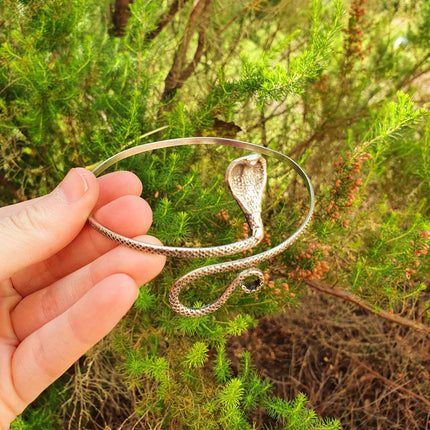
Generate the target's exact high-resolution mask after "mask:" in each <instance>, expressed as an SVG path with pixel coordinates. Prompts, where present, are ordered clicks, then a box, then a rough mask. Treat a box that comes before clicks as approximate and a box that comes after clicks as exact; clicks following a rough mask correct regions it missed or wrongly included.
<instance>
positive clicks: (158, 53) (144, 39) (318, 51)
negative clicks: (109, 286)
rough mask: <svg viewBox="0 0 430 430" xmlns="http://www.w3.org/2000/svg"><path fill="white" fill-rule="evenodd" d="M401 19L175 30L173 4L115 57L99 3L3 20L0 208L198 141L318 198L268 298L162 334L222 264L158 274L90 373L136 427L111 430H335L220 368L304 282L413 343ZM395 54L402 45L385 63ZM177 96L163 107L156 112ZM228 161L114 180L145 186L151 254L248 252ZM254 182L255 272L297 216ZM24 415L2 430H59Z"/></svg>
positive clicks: (422, 265) (412, 237)
mask: <svg viewBox="0 0 430 430" xmlns="http://www.w3.org/2000/svg"><path fill="white" fill-rule="evenodd" d="M204 1H205V0H202V1H201V2H198V3H201V4H203V3H204ZM398 3H399V2H390V1H388V2H383V4H379V3H378V2H368V3H366V2H364V1H361V0H354V1H352V2H345V3H344V4H342V2H341V1H331V2H325V1H313V2H305V3H303V2H298V1H297V2H296V1H291V2H266V3H261V2H253V3H250V4H249V5H246V6H244V4H242V3H237V2H236V3H235V2H233V3H232V2H230V3H227V2H225V1H224V0H220V1H219V2H216V3H215V2H212V3H211V4H210V13H209V14H208V16H203V15H202V16H198V10H196V9H195V5H193V4H192V2H178V3H177V6H178V8H177V10H174V7H173V6H175V4H176V2H171V3H170V2H169V3H168V4H167V3H166V4H164V3H163V5H162V6H160V3H159V2H155V1H143V0H137V1H134V2H132V3H131V4H130V5H129V11H130V14H129V17H128V20H127V25H126V26H125V28H124V34H123V36H122V37H117V36H115V34H117V33H116V32H115V29H113V28H112V16H111V6H112V5H111V2H110V1H108V0H106V1H102V2H100V1H98V2H97V1H95V0H77V1H72V0H66V1H57V0H51V1H48V2H43V3H40V2H32V1H27V2H23V1H15V0H5V1H3V2H2V3H1V4H0V16H1V17H2V19H1V23H0V139H1V142H2V145H1V147H0V157H1V160H2V161H1V164H0V183H1V184H2V185H3V188H2V189H1V190H0V201H1V203H2V204H10V203H14V202H17V201H20V200H23V199H24V198H31V197H35V196H37V195H40V194H44V193H46V192H49V191H50V190H51V189H52V188H53V187H54V186H55V184H56V183H58V182H59V180H60V179H61V178H62V177H63V176H64V175H65V173H66V172H67V170H68V169H70V168H71V167H73V166H76V165H83V166H93V165H95V164H97V163H98V162H99V161H100V160H103V159H105V158H106V157H108V156H110V155H112V154H113V153H116V152H118V151H120V150H122V149H125V148H127V147H130V146H133V145H137V144H141V143H145V142H148V141H152V140H159V139H167V138H177V137H184V136H198V135H206V136H210V135H217V136H220V137H234V138H238V139H241V140H246V141H251V142H254V143H257V144H261V145H264V146H268V147H271V148H273V149H276V150H279V151H281V152H283V153H286V154H288V155H290V156H291V157H293V158H294V159H295V160H297V161H299V162H300V164H303V166H304V168H305V171H306V172H307V173H308V174H309V176H310V177H311V178H312V183H313V184H314V187H315V190H316V197H317V210H316V213H315V215H314V219H313V223H312V225H311V227H310V228H309V230H308V232H307V233H306V234H305V235H304V236H303V237H302V238H301V240H300V241H299V242H297V243H295V244H294V245H293V246H291V247H290V248H289V249H288V250H287V251H286V252H285V253H283V255H281V256H279V257H278V258H275V259H273V260H271V261H269V262H266V263H264V264H261V265H260V267H261V269H263V270H264V271H265V276H266V278H267V281H268V282H267V287H265V288H263V289H262V290H261V291H259V292H258V293H256V294H254V295H244V294H242V293H241V292H239V291H237V292H235V293H234V294H233V296H232V297H231V298H230V299H229V300H228V302H227V303H226V305H225V306H223V307H222V308H221V309H220V310H219V311H217V312H216V313H215V314H214V315H210V316H205V317H200V318H185V317H181V316H177V315H175V314H174V313H173V312H172V311H171V310H170V308H169V307H168V305H167V295H168V290H169V288H170V285H172V283H173V282H174V281H175V280H176V279H177V277H178V276H180V275H181V274H183V273H186V272H188V271H189V270H192V269H195V268H197V267H201V266H203V265H206V264H211V263H214V262H218V261H224V260H221V259H207V260H204V261H188V260H174V259H170V260H169V261H168V264H167V266H166V268H165V270H164V271H163V273H162V274H161V275H160V276H159V277H158V278H157V279H156V280H154V281H153V282H151V283H150V284H148V285H145V286H143V287H142V288H141V290H140V293H139V297H138V299H137V301H136V303H135V306H134V307H133V309H132V310H131V311H130V312H129V314H128V315H127V317H126V318H124V319H123V320H122V322H121V323H120V324H119V326H118V328H117V329H116V330H115V332H114V334H113V335H112V336H110V337H109V338H108V339H107V341H106V344H104V345H103V354H102V355H103V356H105V357H108V363H109V366H111V368H110V369H109V370H111V372H112V373H115V372H118V373H119V374H120V375H121V378H123V380H124V385H125V386H126V394H125V393H124V392H120V390H119V389H118V393H120V394H118V395H117V396H118V397H119V398H120V400H118V397H115V396H114V399H115V402H117V403H119V404H120V403H121V402H124V404H126V405H132V406H131V407H132V408H134V409H135V410H133V411H131V412H130V411H124V412H121V413H123V414H124V416H121V417H119V418H118V420H121V422H126V423H127V425H129V426H130V428H131V427H133V426H134V425H136V426H137V425H141V426H143V427H144V428H184V429H187V428H195V429H205V430H206V429H219V428H229V429H230V428H231V429H252V428H257V426H258V424H257V422H256V421H255V420H254V417H255V414H257V413H262V411H266V412H267V413H268V414H269V415H270V416H271V417H272V418H271V420H270V421H269V422H268V424H267V427H270V426H271V425H272V424H273V425H276V426H277V427H276V428H285V429H294V430H300V429H338V428H340V424H339V423H338V422H336V421H334V420H331V419H327V418H321V417H318V415H317V412H314V411H313V410H312V409H311V408H310V407H309V403H308V401H307V400H306V397H305V395H309V394H310V393H305V394H301V393H300V394H299V393H296V394H297V397H296V398H295V399H284V398H280V397H278V396H277V395H276V394H275V393H274V392H273V389H272V385H271V384H270V382H268V381H267V380H264V379H263V378H261V377H260V375H259V372H258V370H257V369H254V368H253V366H252V351H251V352H245V353H243V354H242V356H241V359H240V364H239V365H238V368H237V366H236V367H235V366H233V364H234V362H235V360H236V362H237V357H234V356H233V355H232V353H231V350H229V348H228V347H227V346H228V342H229V339H231V338H232V337H234V336H240V335H242V334H243V333H244V332H245V331H246V330H248V329H249V328H253V327H255V326H256V325H257V324H258V320H259V319H260V318H261V317H263V316H270V315H273V314H274V313H277V312H282V311H283V310H284V309H286V308H289V307H292V306H300V305H301V298H302V295H304V294H306V291H307V290H306V283H307V282H308V281H311V280H312V281H319V280H321V279H323V280H324V282H325V283H331V284H333V285H336V286H338V287H341V288H344V289H345V290H346V291H348V293H351V294H355V295H356V296H358V297H359V298H360V299H361V300H364V301H365V302H366V303H368V304H369V305H370V306H372V307H373V308H374V309H376V310H385V311H389V312H392V313H399V314H400V313H401V312H403V314H402V315H405V314H406V313H407V315H408V318H411V319H414V318H415V319H417V320H418V319H419V318H422V320H420V321H421V322H423V321H424V323H425V324H427V326H426V327H428V321H427V320H428V319H429V318H430V314H429V311H428V309H429V307H430V305H429V304H430V297H429V292H428V273H429V270H430V266H429V261H428V258H426V254H427V249H428V246H429V233H428V231H429V230H430V221H429V215H430V207H429V199H428V196H429V192H430V180H429V178H430V151H429V143H428V142H429V135H430V116H429V115H428V113H426V112H425V111H424V109H423V106H424V105H425V100H426V98H425V97H424V96H423V95H425V91H426V87H425V85H426V83H425V82H424V81H422V77H423V76H425V74H426V73H428V70H429V67H430V57H429V55H428V34H429V31H430V21H429V17H430V6H429V2H428V1H424V0H423V1H420V2H416V4H415V3H414V2H409V3H408V5H405V6H400V5H399V4H398ZM412 3H413V4H412ZM196 5H197V3H196ZM349 6H350V7H349ZM194 19H196V20H200V21H198V22H200V23H204V25H197V22H196V21H193V20H194ZM399 23H401V24H399ZM402 23H404V24H402ZM202 28H203V29H202ZM398 37H405V38H407V43H403V44H400V45H394V42H395V40H396V39H397V38H398ZM187 40H188V42H189V43H188V45H187V44H186V41H187ZM188 71H190V73H188ZM185 72H186V73H185ZM175 77H176V79H177V82H176V84H177V85H176V87H174V91H172V94H173V96H171V97H170V96H169V97H165V96H163V94H164V90H165V88H166V85H167V81H168V79H170V78H172V79H173V78H175ZM241 155H243V154H242V152H240V151H234V150H232V149H226V148H218V149H214V148H210V147H207V148H206V147H196V148H191V147H181V148H174V149H166V150H163V151H156V152H154V153H145V154H144V155H143V156H139V157H134V158H132V159H129V160H126V161H124V162H121V163H119V164H118V166H117V168H118V169H129V170H132V171H134V172H135V173H136V174H137V175H138V176H139V178H140V179H141V180H142V183H143V190H144V191H143V197H144V198H145V199H146V200H147V201H148V202H149V204H150V205H151V207H152V209H153V214H154V225H153V227H152V228H151V232H150V233H151V234H154V235H156V236H157V237H159V238H160V239H161V240H162V242H163V243H165V244H168V245H175V246H191V247H197V246H205V245H214V244H225V243H231V242H235V241H237V240H240V239H242V238H243V237H244V236H246V234H247V233H246V225H245V226H244V224H245V219H244V217H243V215H242V214H241V212H240V210H239V209H238V208H237V205H236V203H235V202H234V200H233V198H232V197H231V196H230V195H229V192H228V190H227V187H226V186H225V184H224V174H225V169H226V167H227V165H228V164H229V162H230V161H231V160H232V159H234V158H236V157H238V156H241ZM268 163H269V181H268V186H267V188H266V192H265V201H264V207H263V218H264V223H265V228H266V236H265V238H264V240H263V242H262V244H261V245H259V246H258V247H256V248H255V249H254V250H253V252H254V253H257V252H260V251H262V250H266V249H268V247H270V246H274V245H276V244H278V243H279V242H280V241H281V240H282V239H283V238H286V237H287V236H288V235H289V234H290V233H292V232H293V231H294V229H295V228H296V227H297V226H298V225H299V223H300V222H301V221H302V219H303V214H304V213H305V212H306V210H307V200H306V199H307V193H306V190H305V189H304V187H302V185H301V182H300V179H299V178H297V177H296V176H295V175H293V174H292V173H291V172H290V171H289V170H286V169H285V168H284V167H283V166H279V165H278V164H279V163H278V164H276V162H274V161H273V160H268ZM244 255H248V254H247V253H244V254H239V255H236V256H232V259H237V258H242V257H243V256H244ZM232 278H233V274H225V275H223V276H219V277H210V278H203V279H201V280H199V281H196V282H195V283H192V284H191V285H190V287H189V289H188V290H187V291H185V292H184V293H183V296H182V297H181V299H182V300H184V302H185V303H188V304H190V305H193V306H194V305H196V306H197V305H198V306H200V305H204V304H207V303H209V302H210V301H212V300H213V299H214V298H216V297H218V296H219V294H220V293H221V292H222V291H223V290H224V288H225V286H226V285H227V283H228V282H229V280H230V279H232ZM417 309H420V312H417ZM422 309H424V310H423V311H422ZM417 315H421V316H417ZM423 317H425V318H423ZM103 366H106V362H103ZM96 368H97V366H94V380H95V381H97V378H98V377H99V375H98V374H97V371H96V370H95V369H96ZM72 377H73V376H72ZM94 385H97V384H94ZM100 386H103V385H102V384H101V385H100ZM56 390H57V391H58V390H60V389H54V390H53V391H52V392H54V393H55V392H56ZM100 390H102V388H100ZM127 390H128V391H127ZM50 392H51V391H50ZM99 397H100V398H105V397H104V396H103V395H101V396H99ZM136 399H138V400H136ZM88 404H89V405H90V406H88V407H89V408H90V409H91V408H94V410H95V409H97V405H95V404H93V405H92V406H91V402H89V403H88ZM38 405H39V404H38ZM38 405H37V407H35V408H33V409H29V410H27V411H26V413H25V414H24V416H23V418H20V419H18V420H17V421H16V422H15V423H14V424H13V425H14V426H15V427H13V428H26V429H27V428H47V429H49V428H50V426H51V427H52V428H55V427H59V426H61V423H60V422H61V421H62V420H65V421H67V420H68V419H69V418H70V417H71V412H70V411H67V407H66V408H65V412H64V411H63V412H60V411H58V408H57V407H56V406H55V405H54V403H53V402H52V398H51V397H49V398H47V397H42V398H41V399H40V405H41V406H40V407H39V406H38ZM43 406H45V408H44V407H43ZM318 406H319V405H318V404H316V403H312V405H311V407H312V408H315V409H316V410H318ZM120 409H121V411H122V410H123V408H120ZM91 412H93V411H92V410H90V411H87V414H88V415H91ZM97 413H100V414H102V413H103V412H102V411H97ZM68 414H69V415H68ZM57 415H58V416H60V418H57ZM106 416H107V417H111V416H112V413H110V412H108V413H107V414H106ZM70 419H73V418H70ZM107 419H109V418H107ZM84 421H85V420H84ZM275 423H276V424H275ZM57 424H58V425H57ZM114 425H116V424H115V423H112V426H114ZM346 425H347V424H346ZM85 426H86V423H85V422H83V421H82V422H78V421H76V422H75V421H73V420H72V421H71V422H70V428H86V427H85ZM119 426H120V424H118V427H119ZM112 428H113V427H112Z"/></svg>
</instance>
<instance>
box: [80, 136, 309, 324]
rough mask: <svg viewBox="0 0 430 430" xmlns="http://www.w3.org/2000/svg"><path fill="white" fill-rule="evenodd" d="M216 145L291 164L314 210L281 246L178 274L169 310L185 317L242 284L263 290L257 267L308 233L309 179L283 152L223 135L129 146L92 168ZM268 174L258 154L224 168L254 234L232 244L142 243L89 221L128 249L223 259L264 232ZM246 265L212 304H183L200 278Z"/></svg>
mask: <svg viewBox="0 0 430 430" xmlns="http://www.w3.org/2000/svg"><path fill="white" fill-rule="evenodd" d="M204 143H206V144H215V145H227V146H233V147H239V148H245V149H254V150H255V151H256V152H260V153H263V154H266V155H273V156H275V157H276V158H278V159H280V160H281V161H285V162H288V163H290V164H291V165H292V167H293V168H294V169H295V170H296V171H297V172H298V173H299V174H300V175H301V176H302V177H303V178H304V180H305V183H306V186H307V187H308V190H309V193H310V203H311V204H310V209H309V212H308V215H307V217H306V219H305V220H304V222H303V223H302V224H301V226H300V227H299V228H298V230H297V231H296V232H295V233H294V234H293V235H291V236H290V237H289V238H288V239H286V240H285V241H284V242H282V243H281V244H279V245H278V246H276V247H274V248H272V249H269V250H267V251H264V252H262V253H260V254H256V255H252V256H250V257H246V258H242V259H239V260H235V261H227V262H223V263H217V264H212V265H210V266H205V267H201V268H198V269H196V270H193V271H192V272H189V273H187V274H186V275H184V276H182V277H181V278H179V279H178V280H177V281H176V282H175V283H174V284H173V286H172V287H171V289H170V292H169V304H170V306H171V308H172V309H173V310H174V311H175V312H177V313H179V314H181V315H184V316H187V317H199V316H203V315H207V314H209V313H212V312H214V311H216V310H217V309H219V308H220V307H221V306H222V305H223V304H224V303H225V302H226V301H227V300H228V298H229V297H230V296H231V294H232V293H233V291H234V290H235V289H236V288H237V287H238V286H241V288H242V289H243V291H245V292H246V293H252V292H254V291H257V290H258V289H260V288H261V286H262V285H263V284H264V276H263V274H262V272H261V271H260V270H258V269H257V268H255V266H257V265H258V264H259V263H261V262H263V261H266V260H269V259H270V258H273V257H274V256H276V255H278V254H280V253H281V252H283V251H284V250H285V249H287V248H288V247H289V246H290V245H291V244H292V243H294V242H295V241H296V240H297V239H298V238H299V237H300V236H301V235H302V234H303V232H304V231H305V229H306V228H307V226H308V224H309V221H310V219H311V215H312V211H313V206H314V197H313V190H312V186H311V183H310V181H309V179H308V177H307V176H306V174H305V173H304V172H303V170H302V169H301V168H300V167H299V166H298V165H297V164H296V163H295V162H294V161H292V160H291V159H289V158H288V157H286V156H285V155H283V154H281V153H278V152H276V151H273V150H270V149H268V148H262V147H259V146H256V145H252V144H249V143H246V142H240V141H234V140H231V139H220V138H184V139H174V140H171V141H162V142H155V143H152V144H146V145H141V146H139V147H135V148H131V149H130V150H126V151H123V152H120V153H119V154H116V155H115V156H113V157H111V158H110V159H108V160H106V161H105V162H103V163H101V164H100V165H99V166H97V167H96V168H95V169H94V173H95V174H96V175H97V174H99V173H101V172H102V171H104V170H105V169H106V168H107V167H109V166H111V165H112V164H114V163H115V162H117V161H119V160H121V159H124V158H127V157H129V156H132V155H135V154H137V153H140V152H146V151H150V150H154V149H158V148H163V147H169V146H179V145H189V144H204ZM266 180H267V172H266V161H265V159H264V158H263V157H262V156H261V155H259V154H255V153H253V154H250V155H247V156H245V157H241V158H238V159H236V160H234V161H233V162H232V163H231V164H230V165H229V167H228V168H227V172H226V182H227V185H228V187H229V188H230V191H231V193H232V195H233V197H234V198H235V199H236V201H237V203H238V204H239V206H240V208H241V209H242V211H243V212H244V214H245V217H246V220H247V222H248V224H249V227H250V230H251V236H250V237H249V238H247V239H245V240H242V241H239V242H235V243H233V244H228V245H221V246H213V247H206V248H178V247H169V246H157V245H151V244H147V243H144V242H140V241H136V240H133V239H129V238H127V237H124V236H121V235H119V234H117V233H115V232H113V231H111V230H109V229H107V228H106V227H104V226H102V225H101V224H100V223H98V222H97V221H96V220H95V219H94V218H92V217H90V218H89V220H88V221H89V223H90V225H91V226H92V227H93V228H94V229H95V230H97V231H98V232H100V233H101V234H103V235H104V236H106V237H108V238H109V239H111V240H114V241H115V242H117V243H119V244H121V245H124V246H128V247H130V248H133V249H136V250H139V251H142V252H147V253H154V254H162V255H165V256H168V257H180V258H207V257H222V256H226V255H231V254H235V253H238V252H241V251H244V250H246V249H250V248H252V247H254V246H255V245H257V244H258V243H259V242H260V241H261V240H262V239H263V236H264V228H263V222H262V219H261V205H262V199H263V192H264V188H265V185H266ZM241 269H246V270H243V271H242V272H240V273H239V274H238V275H237V276H236V277H235V278H234V279H233V281H232V282H230V284H229V285H228V286H227V287H226V288H225V289H224V291H223V292H222V294H221V296H220V297H218V298H217V299H216V300H214V301H213V302H212V303H210V304H208V305H205V306H202V307H200V308H190V307H187V306H185V305H184V304H182V303H181V301H180V298H179V296H180V293H181V291H182V290H183V288H184V287H185V286H186V285H188V284H189V283H190V282H192V281H194V280H196V279H199V278H201V277H203V276H209V275H213V274H218V273H224V272H230V271H237V270H241ZM251 277H252V278H256V280H255V281H253V282H249V283H245V282H244V281H245V280H246V279H247V278H251Z"/></svg>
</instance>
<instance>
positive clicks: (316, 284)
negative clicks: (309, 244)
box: [304, 279, 430, 404]
mask: <svg viewBox="0 0 430 430" xmlns="http://www.w3.org/2000/svg"><path fill="white" fill-rule="evenodd" d="M304 282H305V284H306V285H309V286H310V287H311V288H313V289H315V290H318V291H320V292H322V293H325V294H330V295H331V296H335V297H338V298H339V299H342V300H345V301H347V302H351V303H354V304H356V305H357V306H360V307H361V308H363V309H365V310H366V311H369V312H372V313H373V314H375V315H377V316H378V317H380V318H383V319H385V320H387V321H390V322H393V323H396V324H399V325H402V326H405V327H408V328H411V329H413V330H415V331H417V332H419V333H424V334H426V335H430V327H427V326H425V325H424V324H421V323H417V322H414V321H411V320H410V319H408V318H404V317H401V316H400V315H394V314H390V313H389V312H387V311H384V310H379V311H376V310H375V309H374V308H373V307H372V306H371V305H370V304H368V303H366V302H365V301H364V300H363V299H361V298H360V297H358V296H357V295H355V294H353V293H350V292H348V291H346V290H344V289H343V288H339V287H332V286H331V285H328V284H324V283H323V282H320V281H316V280H314V279H306V280H305V281H304ZM429 404H430V403H429Z"/></svg>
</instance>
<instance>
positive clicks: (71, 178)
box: [57, 169, 88, 203]
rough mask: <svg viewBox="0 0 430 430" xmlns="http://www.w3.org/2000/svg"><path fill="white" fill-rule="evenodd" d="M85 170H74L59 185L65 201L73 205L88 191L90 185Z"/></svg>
mask: <svg viewBox="0 0 430 430" xmlns="http://www.w3.org/2000/svg"><path fill="white" fill-rule="evenodd" d="M81 170H83V169H72V170H70V172H69V173H68V174H67V175H66V177H65V178H64V179H63V181H62V182H61V183H60V185H58V188H57V189H58V190H59V191H60V192H61V194H62V196H63V197H64V199H65V200H66V201H67V202H69V203H73V202H76V201H77V200H79V199H80V198H81V197H82V196H83V195H84V194H85V193H86V192H87V190H88V183H87V180H86V178H85V171H83V172H82V171H81Z"/></svg>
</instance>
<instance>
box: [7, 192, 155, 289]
mask: <svg viewBox="0 0 430 430" xmlns="http://www.w3.org/2000/svg"><path fill="white" fill-rule="evenodd" d="M94 216H95V218H96V219H97V220H98V221H99V222H100V223H102V224H103V225H105V226H106V227H107V228H109V229H111V230H113V231H115V232H117V233H119V234H122V235H124V236H126V237H134V236H136V235H138V234H145V233H146V232H147V231H148V229H149V228H150V226H151V223H152V211H151V208H150V207H149V205H148V204H147V203H146V202H145V201H144V200H143V199H141V198H140V197H137V196H122V197H119V198H117V199H116V200H114V201H113V202H110V203H107V204H106V205H104V206H103V207H101V208H100V209H98V211H96V212H95V214H94ZM116 246H117V244H116V243H115V242H113V241H112V240H110V239H108V238H106V237H104V236H103V235H101V234H100V233H98V232H96V231H95V230H94V229H93V228H92V227H91V226H90V225H88V224H87V225H85V226H84V228H83V229H82V231H81V232H80V233H79V235H78V236H77V237H76V238H75V239H74V240H73V242H72V243H70V244H69V245H68V246H67V247H65V248H64V249H62V250H61V251H59V252H58V253H56V254H55V255H53V256H52V257H50V258H49V259H47V260H45V261H43V262H40V263H38V264H35V265H33V266H32V267H29V268H27V269H26V270H23V271H21V272H19V273H17V274H16V275H14V276H13V277H12V281H13V284H14V287H15V289H16V290H17V291H18V292H19V293H20V294H21V295H22V296H27V295H28V294H31V293H33V292H34V291H37V290H38V289H40V288H44V287H45V286H47V285H50V284H52V283H53V282H55V281H57V280H59V279H62V278H63V277H64V276H67V275H68V274H69V273H72V272H74V271H76V270H78V269H79V268H81V267H83V266H85V265H86V264H88V263H90V262H91V261H93V260H95V259H97V258H98V257H99V256H101V255H103V254H104V253H106V252H108V251H109V250H110V249H112V248H114V247H116Z"/></svg>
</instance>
